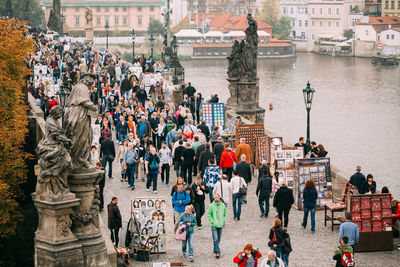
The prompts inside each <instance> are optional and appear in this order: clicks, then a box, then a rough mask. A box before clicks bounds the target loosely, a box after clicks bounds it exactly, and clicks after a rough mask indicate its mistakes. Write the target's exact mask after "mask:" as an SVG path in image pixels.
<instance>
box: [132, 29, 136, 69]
mask: <svg viewBox="0 0 400 267" xmlns="http://www.w3.org/2000/svg"><path fill="white" fill-rule="evenodd" d="M131 38H132V64H133V63H135V62H136V59H135V39H136V32H135V29H132V31H131Z"/></svg>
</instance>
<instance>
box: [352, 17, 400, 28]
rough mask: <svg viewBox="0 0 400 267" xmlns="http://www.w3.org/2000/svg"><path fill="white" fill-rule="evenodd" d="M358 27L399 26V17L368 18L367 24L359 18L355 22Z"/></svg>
mask: <svg viewBox="0 0 400 267" xmlns="http://www.w3.org/2000/svg"><path fill="white" fill-rule="evenodd" d="M356 24H358V25H373V26H378V25H400V17H397V16H384V17H369V19H368V22H364V19H363V18H361V19H360V20H358V21H357V22H356Z"/></svg>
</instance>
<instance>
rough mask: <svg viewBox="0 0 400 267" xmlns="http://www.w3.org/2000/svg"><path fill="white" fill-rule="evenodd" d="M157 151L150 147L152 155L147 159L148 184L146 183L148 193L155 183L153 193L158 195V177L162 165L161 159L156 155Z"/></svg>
mask: <svg viewBox="0 0 400 267" xmlns="http://www.w3.org/2000/svg"><path fill="white" fill-rule="evenodd" d="M156 152H157V151H156V149H155V148H154V147H153V146H152V147H150V153H149V155H148V156H147V157H146V163H145V164H146V165H145V168H146V174H147V182H146V191H147V192H149V191H150V185H151V183H153V193H154V194H157V176H158V173H159V172H161V164H160V158H159V157H158V156H157V154H156Z"/></svg>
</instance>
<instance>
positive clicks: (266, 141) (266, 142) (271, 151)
mask: <svg viewBox="0 0 400 267" xmlns="http://www.w3.org/2000/svg"><path fill="white" fill-rule="evenodd" d="M282 146H283V138H282V137H276V136H260V137H257V140H256V159H257V162H256V168H259V167H260V166H261V162H262V161H263V160H266V161H268V162H269V163H271V165H273V164H274V163H275V150H277V149H282Z"/></svg>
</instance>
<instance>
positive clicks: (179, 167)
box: [174, 161, 182, 177]
mask: <svg viewBox="0 0 400 267" xmlns="http://www.w3.org/2000/svg"><path fill="white" fill-rule="evenodd" d="M174 168H175V171H176V177H181V172H182V162H181V161H175V166H174Z"/></svg>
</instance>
